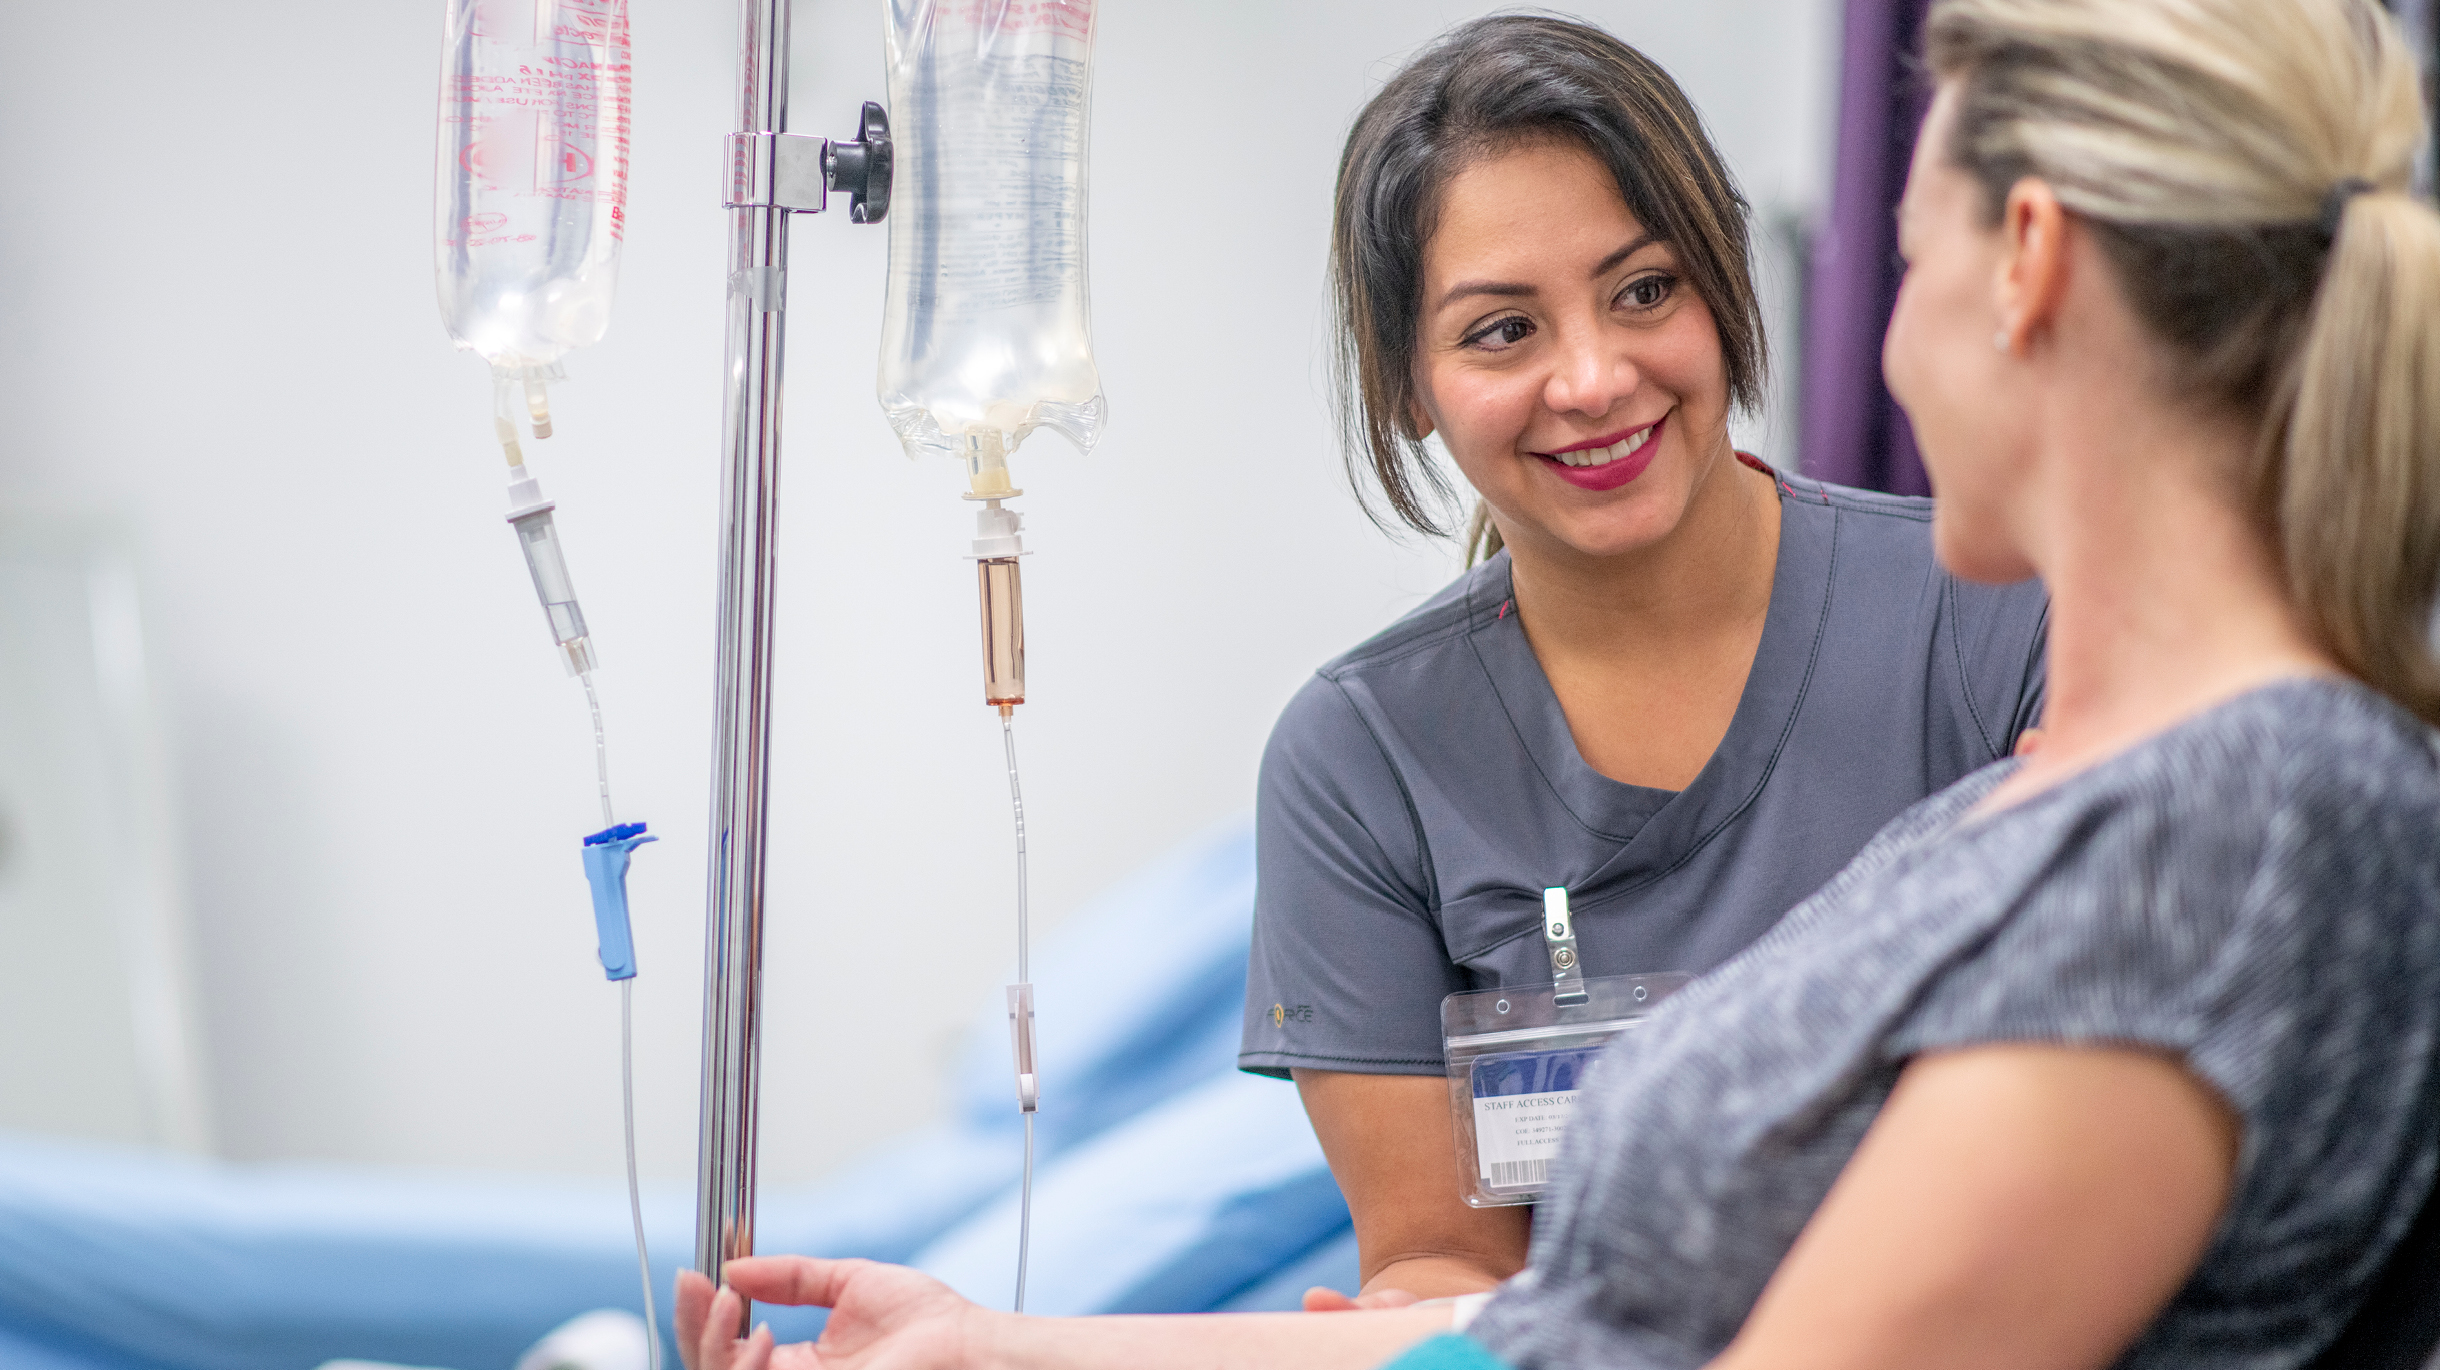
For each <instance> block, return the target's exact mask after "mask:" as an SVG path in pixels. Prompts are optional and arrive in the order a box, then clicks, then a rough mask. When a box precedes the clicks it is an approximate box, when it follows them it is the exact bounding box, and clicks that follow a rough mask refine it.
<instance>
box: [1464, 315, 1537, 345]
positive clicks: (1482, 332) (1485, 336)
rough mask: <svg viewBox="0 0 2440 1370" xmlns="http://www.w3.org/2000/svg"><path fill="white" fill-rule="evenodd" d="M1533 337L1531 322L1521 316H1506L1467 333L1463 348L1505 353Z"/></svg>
mask: <svg viewBox="0 0 2440 1370" xmlns="http://www.w3.org/2000/svg"><path fill="white" fill-rule="evenodd" d="M1532 336H1533V320H1531V319H1528V318H1526V317H1525V316H1524V315H1522V314H1506V315H1502V316H1501V317H1499V318H1496V319H1493V320H1492V321H1491V322H1489V323H1487V324H1484V325H1483V326H1482V327H1480V328H1478V329H1475V330H1474V331H1473V332H1471V333H1468V334H1467V335H1466V336H1465V339H1464V343H1463V345H1464V346H1467V347H1476V348H1480V349H1482V350H1483V351H1485V352H1505V351H1507V350H1508V349H1509V348H1511V347H1514V346H1516V345H1517V344H1518V343H1521V342H1523V341H1525V340H1526V339H1527V338H1530V337H1532Z"/></svg>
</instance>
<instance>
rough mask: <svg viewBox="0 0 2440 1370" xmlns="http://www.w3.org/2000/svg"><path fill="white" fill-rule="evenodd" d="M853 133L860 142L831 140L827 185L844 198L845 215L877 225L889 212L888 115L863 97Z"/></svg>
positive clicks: (861, 222) (857, 221) (854, 219)
mask: <svg viewBox="0 0 2440 1370" xmlns="http://www.w3.org/2000/svg"><path fill="white" fill-rule="evenodd" d="M860 124H861V126H860V127H859V128H858V129H857V132H858V133H859V134H861V135H862V141H860V142H853V143H832V144H831V145H830V162H829V165H828V166H827V167H825V168H824V169H825V170H826V171H828V172H829V173H830V188H831V189H832V190H835V191H838V192H840V193H842V194H844V195H846V196H847V197H848V201H847V217H848V219H849V220H850V221H852V222H855V223H859V224H877V223H880V222H881V220H882V217H883V216H884V215H886V214H888V213H889V212H890V170H891V167H890V163H891V157H890V116H889V115H888V113H886V112H885V111H884V110H883V109H882V108H881V106H879V105H876V104H874V103H873V102H872V101H870V100H867V101H865V102H864V117H863V118H862V120H861V121H860Z"/></svg>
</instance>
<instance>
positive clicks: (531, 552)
mask: <svg viewBox="0 0 2440 1370" xmlns="http://www.w3.org/2000/svg"><path fill="white" fill-rule="evenodd" d="M509 482H510V483H509V490H508V498H509V505H510V508H509V511H508V524H509V526H510V527H511V528H514V529H516V530H517V547H518V550H520V551H522V552H524V553H525V569H526V570H527V571H528V572H529V573H531V574H532V576H533V578H534V593H535V594H536V595H537V596H539V597H540V598H541V600H542V616H543V617H544V618H545V619H547V620H549V622H550V625H551V641H553V642H555V643H557V644H558V646H559V652H560V660H561V661H562V662H563V663H564V664H565V665H566V666H567V668H568V674H569V675H576V676H581V675H586V674H589V673H590V672H591V671H592V670H593V669H594V668H595V667H596V666H597V665H599V664H600V663H598V662H597V661H596V660H595V659H594V656H593V639H592V637H591V636H590V635H588V634H587V633H586V631H585V611H584V610H583V609H582V608H580V607H578V605H577V603H576V582H575V581H574V580H572V579H570V578H569V576H568V562H567V558H566V557H565V556H564V555H562V554H561V552H560V547H559V529H558V526H557V525H556V524H555V523H553V522H552V519H551V511H552V510H553V509H556V508H557V507H558V506H557V505H555V504H553V503H551V502H550V501H549V500H546V499H544V498H543V497H542V483H541V482H540V481H537V480H535V479H534V478H532V477H531V476H528V475H527V474H526V473H525V468H524V467H522V466H520V467H517V468H515V469H513V470H511V471H510V472H509Z"/></svg>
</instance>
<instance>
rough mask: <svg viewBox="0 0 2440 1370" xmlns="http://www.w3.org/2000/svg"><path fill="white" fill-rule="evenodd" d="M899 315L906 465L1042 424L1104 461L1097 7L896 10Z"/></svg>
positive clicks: (897, 414) (892, 291)
mask: <svg viewBox="0 0 2440 1370" xmlns="http://www.w3.org/2000/svg"><path fill="white" fill-rule="evenodd" d="M883 2H884V3H885V4H886V5H887V6H888V9H889V46H888V52H887V57H888V66H889V89H890V132H891V136H892V137H893V138H894V139H895V140H896V144H897V175H896V177H895V185H894V187H893V189H892V190H891V203H890V217H889V224H890V271H889V305H888V314H887V316H886V318H885V319H884V321H883V324H882V334H881V377H880V386H879V389H880V396H881V407H882V409H883V411H884V412H886V413H887V414H888V415H889V420H890V426H891V427H892V428H895V429H897V430H898V436H899V439H900V440H901V441H902V442H904V443H905V444H906V449H907V453H908V455H910V456H913V455H916V454H918V453H923V452H937V453H940V454H942V455H946V456H955V457H960V458H966V457H969V455H970V451H971V449H972V447H973V446H974V444H975V443H976V442H977V441H981V440H985V438H986V435H997V436H996V440H995V441H991V442H990V446H991V448H992V450H993V451H995V452H998V451H1002V450H1014V449H1015V447H1016V445H1017V444H1018V443H1019V442H1021V441H1023V440H1024V438H1025V435H1026V434H1028V433H1030V432H1032V431H1033V430H1034V429H1035V428H1037V427H1046V428H1054V429H1057V430H1058V431H1059V432H1062V433H1065V434H1066V435H1067V436H1068V438H1069V440H1070V441H1072V442H1074V443H1075V444H1076V446H1077V447H1078V448H1079V449H1080V450H1084V451H1091V450H1092V447H1093V442H1094V440H1095V439H1096V438H1098V437H1100V436H1101V429H1102V424H1103V422H1104V421H1105V420H1106V418H1107V416H1108V405H1107V404H1106V403H1105V402H1104V401H1103V399H1102V397H1101V373H1100V372H1099V371H1098V370H1096V369H1095V367H1094V365H1093V337H1092V331H1091V326H1090V323H1089V312H1090V302H1089V299H1088V296H1087V293H1086V289H1085V232H1084V229H1085V221H1084V215H1085V133H1086V125H1087V120H1088V115H1089V112H1090V99H1091V95H1092V74H1093V71H1092V62H1093V10H1094V5H1095V0H883Z"/></svg>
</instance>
